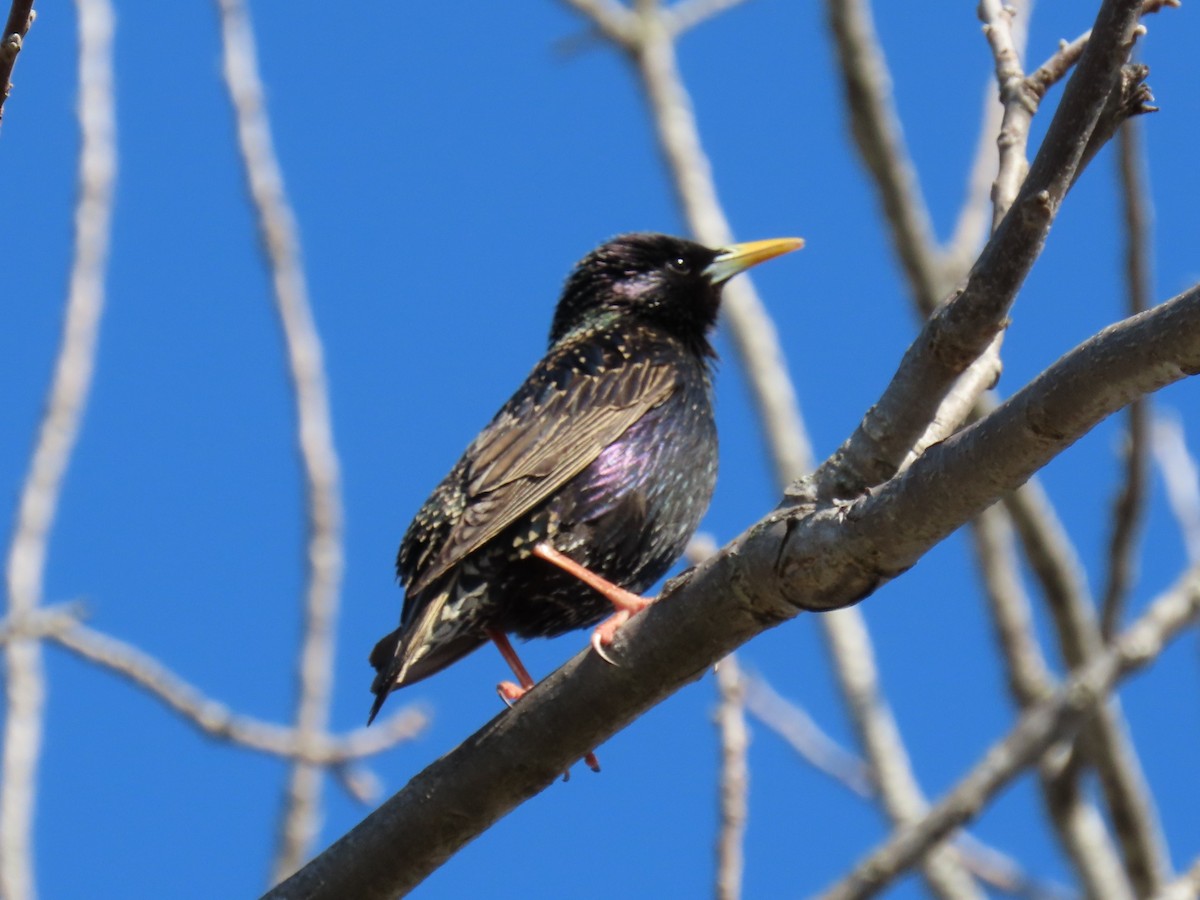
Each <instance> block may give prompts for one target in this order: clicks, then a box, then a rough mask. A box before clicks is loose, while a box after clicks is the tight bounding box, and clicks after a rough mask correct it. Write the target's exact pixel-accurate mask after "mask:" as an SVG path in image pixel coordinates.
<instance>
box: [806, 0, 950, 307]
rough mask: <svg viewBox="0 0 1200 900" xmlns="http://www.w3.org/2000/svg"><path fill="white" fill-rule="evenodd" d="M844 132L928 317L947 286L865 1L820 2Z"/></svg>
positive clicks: (869, 10)
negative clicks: (846, 128) (840, 94)
mask: <svg viewBox="0 0 1200 900" xmlns="http://www.w3.org/2000/svg"><path fill="white" fill-rule="evenodd" d="M825 14H826V16H827V18H828V20H829V27H830V30H831V32H832V33H833V38H834V46H835V47H836V49H837V55H838V64H839V73H840V77H841V82H842V92H843V95H844V99H845V103H846V109H847V111H848V115H849V119H850V131H851V133H852V134H853V135H854V140H855V143H856V144H857V146H858V152H859V154H860V155H861V156H862V159H863V162H864V164H865V165H866V167H867V169H868V170H869V171H870V173H871V175H872V181H873V183H874V185H875V187H876V190H877V191H878V192H879V197H880V201H881V202H882V204H883V212H884V215H885V216H886V217H887V221H888V223H889V225H890V226H891V227H890V228H889V233H890V234H891V237H892V242H893V244H894V245H895V248H896V255H897V256H898V257H899V258H900V262H901V264H902V265H903V266H904V271H905V273H906V274H907V276H908V283H909V286H910V287H911V288H912V290H913V292H914V298H915V300H916V303H917V307H918V308H919V309H920V310H921V312H922V313H923V314H924V315H925V316H928V315H929V314H931V313H932V312H933V310H934V308H935V307H936V306H937V304H938V301H939V300H940V299H941V297H942V294H943V293H944V292H945V289H946V287H947V285H945V284H943V279H942V274H941V271H940V269H941V267H940V264H939V260H938V254H937V250H936V246H937V245H936V241H935V239H934V236H933V225H932V224H931V222H930V216H929V209H928V207H927V205H926V203H925V198H924V196H923V195H922V193H921V185H920V182H919V181H918V179H917V172H916V167H915V166H914V165H913V162H912V159H911V158H910V156H909V154H908V147H907V146H906V144H905V142H904V130H903V128H902V127H901V124H900V118H899V116H898V115H897V114H896V110H895V105H894V103H893V101H892V84H891V76H890V74H889V72H888V66H887V61H886V60H885V59H884V55H883V48H882V47H881V46H880V45H879V39H878V37H877V36H876V34H875V24H874V22H873V20H872V17H871V8H870V5H869V3H868V2H867V0H826V3H825Z"/></svg>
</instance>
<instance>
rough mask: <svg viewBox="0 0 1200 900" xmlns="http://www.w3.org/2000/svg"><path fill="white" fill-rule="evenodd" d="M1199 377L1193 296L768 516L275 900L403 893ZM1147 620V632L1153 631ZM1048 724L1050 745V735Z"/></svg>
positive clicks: (1070, 711)
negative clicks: (621, 740) (751, 644)
mask: <svg viewBox="0 0 1200 900" xmlns="http://www.w3.org/2000/svg"><path fill="white" fill-rule="evenodd" d="M1189 371H1200V285H1198V286H1196V287H1194V288H1192V289H1191V290H1190V291H1188V292H1185V293H1184V294H1181V295H1180V296H1178V297H1176V298H1174V299H1172V300H1169V301H1167V302H1165V303H1162V304H1160V305H1158V306H1156V307H1154V308H1152V309H1150V310H1147V311H1146V312H1145V313H1142V314H1141V315H1140V316H1136V317H1134V318H1131V319H1128V320H1125V321H1123V322H1120V323H1118V324H1116V325H1113V326H1110V327H1109V328H1107V329H1105V330H1104V331H1102V332H1101V333H1099V334H1097V335H1096V336H1094V337H1092V338H1091V339H1089V340H1088V341H1086V342H1085V343H1083V344H1081V345H1080V346H1078V347H1076V348H1075V349H1074V350H1072V351H1071V352H1070V353H1068V354H1066V355H1065V356H1064V357H1062V358H1061V359H1060V360H1058V361H1057V362H1055V363H1054V364H1053V365H1051V366H1050V367H1049V368H1047V369H1046V370H1045V371H1044V372H1043V373H1042V374H1041V375H1040V376H1039V377H1038V378H1037V379H1035V380H1034V381H1033V382H1032V383H1030V384H1029V385H1027V386H1026V387H1025V388H1023V389H1022V390H1021V391H1019V392H1018V393H1016V394H1015V395H1014V396H1013V397H1012V398H1010V399H1009V400H1008V401H1007V402H1006V403H1005V404H1003V405H1002V406H1001V407H999V408H998V409H997V410H996V411H995V412H994V413H992V414H991V415H989V416H987V417H986V418H984V419H982V420H980V421H978V422H976V423H975V424H973V425H971V426H969V427H967V428H965V429H963V430H962V431H959V432H957V433H956V434H955V435H953V436H952V437H950V438H949V439H947V440H946V441H944V442H942V443H941V444H938V445H936V446H934V447H931V448H930V449H929V450H928V451H927V452H926V453H925V454H924V455H923V456H922V457H921V458H920V459H919V460H917V461H916V462H914V463H913V465H912V466H910V467H909V468H908V469H907V470H906V471H905V472H904V473H902V474H901V475H899V476H897V477H896V478H893V479H891V480H890V481H888V483H887V484H884V485H881V486H880V487H879V488H877V489H876V490H874V491H872V492H870V493H868V494H864V495H862V496H860V497H858V498H857V499H855V500H854V501H851V502H847V503H838V504H833V505H829V506H818V507H797V506H787V507H782V508H779V509H776V510H775V511H773V512H771V513H770V514H768V515H767V516H766V517H765V518H763V519H762V520H760V521H759V522H758V523H756V524H755V525H754V526H752V527H751V528H750V529H749V530H747V531H746V532H744V533H743V534H742V535H741V536H739V537H738V538H736V539H735V540H734V541H733V543H732V544H730V545H729V546H727V547H726V548H725V549H724V550H722V551H721V552H720V553H718V554H717V555H716V556H713V557H711V558H710V559H709V560H708V561H707V562H705V563H703V564H701V565H700V566H698V567H697V568H695V569H692V570H691V571H689V572H687V573H685V574H684V575H682V576H680V577H677V578H675V579H673V580H672V581H671V582H669V583H668V585H667V586H666V587H665V588H664V590H663V593H662V595H661V596H660V599H659V602H657V603H654V604H652V605H651V606H650V607H649V608H648V609H647V610H646V611H645V612H643V613H641V614H640V615H638V616H636V617H634V619H632V620H631V621H630V622H629V623H628V624H627V625H626V626H625V627H624V628H622V630H621V631H620V632H619V633H618V635H617V639H616V641H615V642H614V644H613V647H612V652H613V654H614V656H615V657H616V658H617V660H618V661H619V665H616V666H613V665H609V664H607V663H605V662H604V661H602V660H600V659H599V658H598V657H597V656H596V655H595V654H594V653H592V652H591V651H590V648H588V649H587V650H585V651H583V652H581V653H579V654H577V655H576V656H575V657H574V658H573V659H571V660H570V661H568V662H567V663H566V664H565V665H563V666H562V667H560V668H559V669H558V670H557V671H555V672H553V673H552V674H550V675H549V676H547V677H546V678H544V679H543V680H542V681H541V682H539V683H538V684H537V685H536V686H535V687H534V688H533V689H532V690H531V691H530V692H529V693H528V694H527V695H526V696H525V697H524V698H523V699H522V701H521V703H519V704H517V705H516V706H515V707H513V708H512V709H510V710H506V711H504V712H502V713H501V714H499V715H498V716H497V717H496V718H495V719H493V720H492V721H491V722H490V723H488V724H487V725H485V726H484V727H483V728H482V729H480V730H479V731H478V732H476V733H475V734H474V735H473V736H471V737H470V738H468V739H467V740H466V741H464V742H463V743H462V744H461V745H459V746H458V747H457V748H455V749H454V750H452V751H450V752H449V753H448V754H446V755H445V756H443V757H442V758H441V759H439V760H437V761H436V762H434V763H432V764H431V765H430V766H428V767H427V768H426V769H425V770H424V771H423V772H421V773H420V774H418V775H417V776H415V777H414V778H413V779H412V781H410V782H409V783H408V785H407V786H406V787H405V788H404V789H402V790H401V791H400V792H399V793H397V794H395V795H393V796H392V797H391V798H390V799H388V800H387V801H385V802H384V803H383V804H382V805H381V806H380V807H379V808H378V809H377V810H376V811H375V812H374V813H372V814H371V815H370V816H368V817H367V818H366V819H365V820H364V821H363V822H361V823H360V824H359V825H358V826H356V827H355V828H354V829H353V830H351V831H350V832H349V833H348V834H346V835H345V836H344V837H342V838H341V839H340V840H339V841H337V842H336V843H335V844H333V846H331V847H330V848H329V849H327V850H326V851H325V852H324V853H322V854H321V855H319V856H318V857H317V858H315V859H314V860H312V861H311V862H310V863H309V864H308V865H306V866H305V867H304V868H303V869H302V870H301V871H300V872H298V873H296V875H294V876H292V878H290V879H288V881H287V882H284V883H283V884H282V885H280V886H278V887H277V888H276V889H274V890H273V891H271V892H270V893H269V894H268V895H267V896H268V897H271V898H272V900H279V898H284V897H295V896H304V897H306V898H309V900H325V898H330V900H332V898H342V897H356V898H362V900H370V898H374V897H381V898H382V897H391V896H395V895H396V894H398V893H401V892H403V891H405V890H410V889H411V888H412V887H414V886H415V885H417V884H418V883H420V882H421V881H422V880H423V879H424V878H425V877H427V876H428V874H429V873H430V872H432V871H433V870H434V869H436V868H437V867H438V866H439V865H441V863H442V862H444V861H445V860H446V859H447V858H448V857H449V856H451V855H452V854H453V853H455V852H456V851H457V850H458V848H459V847H461V846H462V845H463V844H464V843H466V842H467V841H469V840H471V839H472V838H474V837H475V836H477V835H478V834H479V833H480V832H482V831H483V830H484V829H486V828H488V827H489V826H490V825H491V824H492V823H494V822H495V821H496V820H497V819H499V818H500V817H501V816H503V815H505V814H506V813H508V812H509V811H511V810H512V809H513V808H514V807H515V806H517V805H518V804H520V803H522V802H523V801H525V800H526V799H528V798H530V797H532V796H534V795H535V794H537V793H539V792H541V791H542V790H544V789H545V788H547V787H549V786H550V785H551V784H553V783H554V782H555V781H556V780H557V779H558V778H559V777H560V776H561V773H562V772H563V770H564V769H565V768H566V767H567V766H569V765H570V764H571V763H572V762H573V761H575V760H577V759H579V758H580V757H581V756H582V755H583V754H584V753H586V752H587V751H588V750H589V749H590V748H593V747H596V746H597V745H599V744H600V743H602V742H603V741H604V740H605V739H606V738H608V737H609V736H611V735H612V734H614V733H616V732H617V731H619V730H620V729H621V728H623V727H624V726H625V725H627V724H628V723H629V722H631V721H632V720H633V719H635V718H637V717H638V716H639V715H641V714H642V713H643V712H645V711H646V710H647V709H649V708H650V707H652V706H654V705H655V704H657V703H659V702H661V701H662V700H663V699H665V698H666V697H667V696H669V695H671V694H673V693H674V692H675V691H677V690H679V689H680V688H681V687H683V686H684V685H685V684H688V683H691V682H692V681H694V680H695V679H696V678H698V677H700V676H701V675H702V674H703V673H704V672H705V671H706V670H707V668H708V667H709V666H711V665H712V664H713V663H715V662H716V661H717V660H719V659H722V658H724V657H725V656H727V655H728V654H729V653H730V652H731V651H732V650H734V649H735V648H736V647H738V646H741V645H742V644H743V643H745V642H746V641H748V640H749V639H751V638H752V637H754V636H756V635H758V634H760V633H761V632H763V631H764V630H766V629H767V628H769V627H772V626H774V625H777V624H779V623H781V622H784V621H786V620H788V619H791V618H793V617H794V616H796V615H797V614H798V613H799V612H800V611H803V610H809V611H817V610H823V609H832V608H839V607H842V606H846V605H849V604H852V603H855V602H858V601H860V600H862V599H863V598H864V597H866V596H867V595H869V594H870V593H871V592H872V591H873V590H874V589H876V588H877V587H878V586H879V585H880V584H882V583H883V582H885V581H887V580H889V579H891V578H893V577H895V576H897V575H898V574H901V573H903V572H905V571H907V570H908V569H909V568H911V567H912V566H913V565H914V564H915V563H916V562H917V560H918V559H920V557H921V556H922V555H923V554H925V553H926V552H928V550H929V549H930V548H931V547H932V546H933V545H934V544H936V543H937V542H939V541H940V540H942V539H943V538H945V537H946V536H947V535H949V534H950V533H951V532H952V531H954V530H955V529H956V528H958V527H960V526H961V525H962V524H964V523H965V522H966V521H968V520H969V519H970V518H971V517H972V516H974V515H977V514H978V513H979V512H981V511H982V510H983V509H984V508H986V507H987V506H989V505H991V504H992V503H994V502H995V501H996V500H997V499H999V496H1000V495H1001V494H1003V493H1004V492H1006V491H1009V490H1012V489H1013V488H1015V487H1016V486H1017V485H1019V484H1021V483H1022V482H1024V481H1026V480H1027V479H1028V478H1029V476H1030V474H1031V473H1032V472H1034V471H1036V470H1037V469H1039V468H1041V467H1042V466H1044V465H1045V464H1046V463H1047V462H1048V461H1049V460H1050V459H1052V458H1053V457H1055V456H1056V455H1058V454H1059V453H1061V452H1063V451H1064V450H1065V449H1066V448H1067V447H1069V446H1071V445H1072V444H1073V443H1074V442H1075V441H1076V440H1078V439H1079V438H1080V437H1081V436H1082V435H1083V434H1084V433H1086V432H1087V431H1089V430H1090V429H1091V428H1092V427H1094V426H1095V425H1096V423H1097V422H1099V421H1100V420H1101V419H1103V418H1104V417H1106V416H1108V415H1111V414H1112V413H1113V412H1115V411H1116V410H1117V409H1120V408H1122V407H1123V406H1125V405H1126V404H1128V403H1129V402H1130V401H1131V400H1132V399H1133V398H1134V397H1136V396H1140V395H1141V394H1143V393H1145V392H1147V391H1151V390H1157V389H1159V388H1161V387H1163V386H1165V385H1167V384H1170V383H1173V382H1175V381H1178V380H1181V379H1182V378H1184V377H1186V376H1185V374H1184V373H1185V372H1189ZM1190 599H1191V598H1189V605H1188V608H1189V609H1190V608H1191V603H1190ZM1155 609H1156V612H1155V613H1153V614H1152V617H1151V618H1152V619H1153V621H1152V623H1151V627H1152V628H1153V629H1158V623H1159V619H1160V618H1162V617H1161V616H1160V615H1159V613H1158V612H1157V609H1158V608H1157V607H1156V608H1155ZM1172 609H1174V607H1172ZM1171 615H1172V616H1175V615H1176V612H1172V613H1171ZM1180 624H1181V623H1180ZM1175 627H1176V626H1175V625H1174V624H1172V625H1171V626H1170V630H1171V631H1173V630H1174V629H1175ZM1160 632H1161V629H1159V630H1152V631H1149V632H1147V630H1146V629H1139V630H1137V631H1135V633H1134V635H1133V636H1132V637H1131V638H1130V639H1129V640H1128V641H1124V642H1122V643H1120V644H1119V645H1118V648H1119V651H1113V652H1112V653H1110V654H1108V655H1106V656H1105V657H1103V658H1102V659H1101V660H1100V661H1099V662H1098V663H1094V664H1089V666H1088V667H1086V669H1085V672H1084V675H1085V676H1086V678H1082V677H1081V678H1080V679H1077V680H1076V681H1075V682H1073V684H1072V687H1073V690H1069V691H1067V692H1066V697H1065V699H1064V700H1063V701H1062V706H1063V707H1064V708H1065V711H1066V714H1067V717H1072V716H1074V715H1076V714H1077V713H1078V711H1079V710H1081V709H1084V708H1086V707H1088V706H1089V705H1090V703H1091V700H1092V699H1093V697H1089V696H1088V689H1089V688H1091V689H1096V684H1095V681H1094V680H1093V679H1095V678H1099V680H1100V682H1102V684H1101V685H1100V687H1101V688H1103V689H1107V687H1108V686H1109V685H1110V684H1111V677H1115V675H1114V671H1115V669H1114V667H1115V666H1116V665H1117V663H1118V662H1119V663H1120V665H1121V666H1125V665H1126V663H1128V664H1129V665H1130V666H1131V665H1133V664H1135V663H1137V662H1138V661H1145V656H1142V657H1138V656H1137V654H1136V653H1135V650H1137V648H1143V649H1145V650H1147V651H1148V653H1149V654H1152V653H1153V652H1154V650H1155V645H1154V640H1155V639H1156V638H1157V637H1159V636H1161V633H1160ZM1118 652H1119V660H1118ZM1096 672H1099V675H1096V674H1095V673H1096ZM1056 696H1058V695H1056ZM1061 712H1062V710H1061V709H1060V708H1059V706H1058V705H1055V704H1052V705H1051V707H1049V708H1047V710H1046V712H1045V714H1044V715H1041V716H1037V717H1035V719H1036V720H1038V721H1041V720H1043V719H1046V718H1047V717H1050V718H1051V719H1055V717H1057V719H1062V718H1063V716H1062V715H1060V713H1061ZM1038 727H1042V726H1038ZM1047 727H1048V728H1049V729H1051V736H1050V737H1049V738H1047V743H1048V742H1049V740H1052V739H1053V736H1054V733H1053V729H1054V728H1055V727H1056V721H1051V722H1050V723H1049V725H1048V726H1047ZM1022 740H1025V738H1022ZM1042 749H1044V745H1042V746H1041V747H1035V748H1033V749H1032V750H1030V752H1031V753H1033V754H1034V755H1036V754H1037V753H1040V752H1041V750H1042ZM977 809H979V806H978V805H975V806H971V807H970V810H977ZM467 810H469V811H470V812H469V813H468V812H466V811H467ZM951 824H952V825H956V824H958V822H957V821H955V822H953V823H951ZM944 834H945V832H939V834H938V837H939V838H941V837H943V836H944ZM398 846H403V847H404V848H405V852H404V853H403V854H396V853H395V848H396V847H398Z"/></svg>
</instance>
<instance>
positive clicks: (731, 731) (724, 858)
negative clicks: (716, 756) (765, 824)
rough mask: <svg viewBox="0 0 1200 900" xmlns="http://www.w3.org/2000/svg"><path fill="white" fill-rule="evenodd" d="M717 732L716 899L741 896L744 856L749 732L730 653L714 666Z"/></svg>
mask: <svg viewBox="0 0 1200 900" xmlns="http://www.w3.org/2000/svg"><path fill="white" fill-rule="evenodd" d="M717 694H718V696H719V697H720V703H719V705H718V706H717V712H716V721H717V731H718V733H719V735H720V739H721V740H720V744H721V775H720V783H719V785H718V791H719V808H720V811H721V816H720V818H721V824H720V830H719V831H718V833H717V881H716V891H715V894H716V896H717V898H718V900H737V898H738V897H740V896H741V895H742V869H743V867H744V863H745V859H744V854H743V842H744V841H745V837H746V815H747V811H748V809H749V806H748V804H747V801H746V795H747V793H748V792H749V785H750V767H749V766H748V765H747V764H746V748H747V746H748V745H749V743H750V735H749V732H748V731H747V730H746V706H745V689H744V687H743V682H742V673H741V668H740V667H739V666H738V660H737V657H736V656H734V655H732V654H731V655H729V656H727V657H725V659H723V660H721V662H720V663H719V664H718V665H717Z"/></svg>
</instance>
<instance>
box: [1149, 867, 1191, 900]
mask: <svg viewBox="0 0 1200 900" xmlns="http://www.w3.org/2000/svg"><path fill="white" fill-rule="evenodd" d="M1197 897H1200V857H1197V858H1196V859H1195V861H1194V862H1193V863H1192V864H1191V866H1189V867H1188V870H1187V871H1186V872H1184V873H1183V874H1182V875H1180V876H1179V877H1178V878H1176V879H1175V880H1174V881H1172V882H1171V883H1170V884H1168V885H1167V886H1166V887H1164V888H1163V889H1162V890H1161V891H1159V892H1158V893H1157V894H1156V895H1155V896H1154V900H1196V898H1197Z"/></svg>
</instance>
